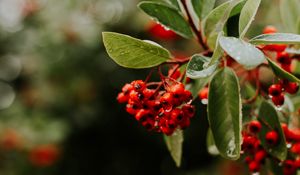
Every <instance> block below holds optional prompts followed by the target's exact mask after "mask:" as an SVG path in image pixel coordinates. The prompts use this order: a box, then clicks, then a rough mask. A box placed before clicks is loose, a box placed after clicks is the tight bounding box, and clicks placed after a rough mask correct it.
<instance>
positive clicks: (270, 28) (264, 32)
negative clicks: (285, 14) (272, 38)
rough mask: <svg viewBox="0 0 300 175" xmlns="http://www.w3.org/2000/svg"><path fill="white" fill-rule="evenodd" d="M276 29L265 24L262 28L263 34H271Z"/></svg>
mask: <svg viewBox="0 0 300 175" xmlns="http://www.w3.org/2000/svg"><path fill="white" fill-rule="evenodd" d="M276 32H277V29H276V28H275V27H274V26H270V25H269V26H266V27H265V28H264V30H263V34H272V33H276Z"/></svg>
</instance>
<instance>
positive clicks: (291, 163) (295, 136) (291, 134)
mask: <svg viewBox="0 0 300 175" xmlns="http://www.w3.org/2000/svg"><path fill="white" fill-rule="evenodd" d="M281 127H282V130H283V132H284V135H285V138H286V142H287V145H288V148H289V157H288V159H287V160H286V161H285V162H284V163H285V164H284V165H285V166H284V174H285V175H292V174H295V172H296V171H297V170H299V169H300V132H299V130H291V129H289V128H288V126H287V125H286V124H282V125H281Z"/></svg>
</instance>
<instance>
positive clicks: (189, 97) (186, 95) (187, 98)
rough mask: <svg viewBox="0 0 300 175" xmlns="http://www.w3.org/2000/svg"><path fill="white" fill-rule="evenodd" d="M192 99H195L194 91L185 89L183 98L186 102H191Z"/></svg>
mask: <svg viewBox="0 0 300 175" xmlns="http://www.w3.org/2000/svg"><path fill="white" fill-rule="evenodd" d="M192 99H193V96H192V93H191V92H190V91H188V90H185V91H184V92H183V95H182V98H181V100H182V101H185V102H189V101H191V100H192Z"/></svg>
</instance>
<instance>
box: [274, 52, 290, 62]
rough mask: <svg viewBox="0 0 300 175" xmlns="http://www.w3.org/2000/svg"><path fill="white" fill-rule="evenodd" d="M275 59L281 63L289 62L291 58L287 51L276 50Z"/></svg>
mask: <svg viewBox="0 0 300 175" xmlns="http://www.w3.org/2000/svg"><path fill="white" fill-rule="evenodd" d="M276 59H277V61H278V62H279V63H281V64H291V63H292V59H291V57H290V56H289V54H288V53H287V52H277V57H276Z"/></svg>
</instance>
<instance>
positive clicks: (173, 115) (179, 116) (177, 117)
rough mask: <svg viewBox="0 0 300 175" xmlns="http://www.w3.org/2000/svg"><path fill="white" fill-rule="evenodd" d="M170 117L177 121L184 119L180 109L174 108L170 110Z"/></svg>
mask: <svg viewBox="0 0 300 175" xmlns="http://www.w3.org/2000/svg"><path fill="white" fill-rule="evenodd" d="M171 119H172V120H174V121H177V122H181V121H182V120H183V119H184V116H183V112H182V110H180V109H178V108H175V109H173V110H172V111H171Z"/></svg>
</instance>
